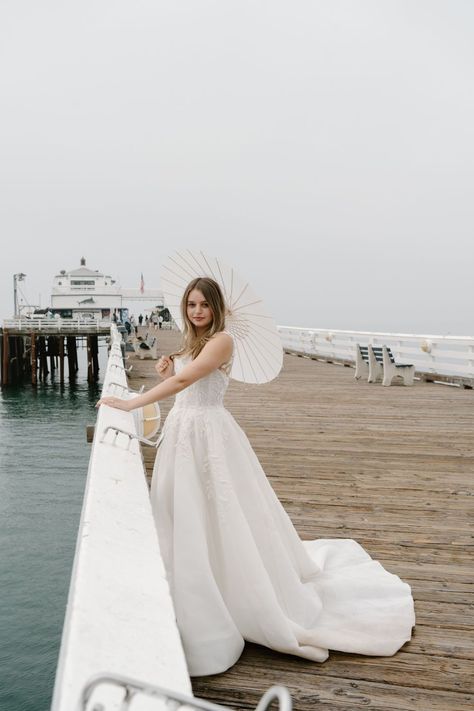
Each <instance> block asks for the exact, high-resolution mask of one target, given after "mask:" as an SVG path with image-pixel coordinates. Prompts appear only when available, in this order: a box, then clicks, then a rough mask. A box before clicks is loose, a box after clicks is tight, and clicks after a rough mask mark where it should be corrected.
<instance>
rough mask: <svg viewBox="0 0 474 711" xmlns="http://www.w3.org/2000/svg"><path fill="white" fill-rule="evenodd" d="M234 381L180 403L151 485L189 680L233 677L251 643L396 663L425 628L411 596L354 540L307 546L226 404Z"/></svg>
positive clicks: (216, 377)
mask: <svg viewBox="0 0 474 711" xmlns="http://www.w3.org/2000/svg"><path fill="white" fill-rule="evenodd" d="M174 362H175V368H176V370H177V371H179V369H180V368H182V367H183V366H184V365H185V364H186V363H187V362H188V360H187V358H185V357H184V358H183V357H181V358H176V359H175V361H174ZM228 381H229V378H228V376H227V375H226V374H225V372H223V371H221V370H217V371H214V372H213V373H211V374H210V375H208V376H206V377H205V378H202V379H201V380H199V381H198V382H196V383H194V384H193V385H191V386H190V387H188V388H187V389H186V390H184V391H182V392H181V393H179V394H178V395H177V396H176V401H175V405H174V407H173V408H172V409H171V411H170V412H169V414H168V417H167V419H166V423H165V426H164V429H163V433H164V437H163V442H162V444H161V447H160V449H159V450H158V454H157V458H156V463H155V468H154V471H153V479H152V484H151V502H152V508H153V514H154V517H155V522H156V526H157V530H158V538H159V543H160V549H161V553H162V556H163V559H164V563H165V568H166V571H167V577H168V581H169V584H170V589H171V594H172V598H173V601H174V607H175V612H176V619H177V624H178V628H179V630H180V634H181V638H182V642H183V647H184V651H185V654H186V659H187V663H188V669H189V673H190V675H191V676H200V675H206V674H216V673H219V672H223V671H225V670H226V669H228V668H229V667H230V666H232V665H233V664H234V663H235V662H236V661H237V659H238V658H239V656H240V654H241V652H242V649H243V647H244V640H248V641H250V642H257V643H258V644H262V645H265V646H266V647H270V648H272V649H274V650H277V651H280V652H285V653H288V654H295V655H298V656H300V657H305V658H306V659H312V660H314V661H316V662H323V661H324V660H325V659H326V658H327V656H328V649H333V650H341V651H343V652H355V653H359V654H369V655H383V656H386V655H387V656H388V655H392V654H394V653H395V652H396V651H397V650H398V649H399V648H400V647H401V646H402V645H403V644H404V643H405V642H406V641H408V640H409V639H410V636H411V628H412V626H413V625H414V623H415V616H414V610H413V599H412V596H411V591H410V587H409V586H408V585H407V584H406V583H403V582H402V581H401V580H400V579H399V578H398V577H397V576H396V575H392V574H391V573H388V572H387V571H386V570H385V569H384V568H383V567H382V566H381V565H380V563H378V562H377V561H375V560H372V559H371V558H370V556H369V555H368V554H367V553H366V552H365V551H364V549H363V548H362V547H361V546H360V545H359V544H358V543H356V542H355V541H353V540H349V539H336V540H326V539H321V540H316V541H305V542H302V541H301V540H300V538H299V536H298V534H297V532H296V530H295V528H294V527H293V524H292V523H291V521H290V519H289V517H288V515H287V514H286V512H285V510H284V509H283V507H282V505H281V503H280V502H279V500H278V498H277V497H276V495H275V493H274V491H273V489H272V487H271V486H270V484H269V482H268V480H267V478H266V476H265V473H264V471H263V469H262V467H261V465H260V463H259V461H258V459H257V457H256V455H255V453H254V451H253V450H252V448H251V446H250V443H249V441H248V439H247V437H246V435H245V434H244V432H243V431H242V430H241V428H240V427H239V425H238V424H237V422H236V421H235V420H234V418H233V417H232V415H231V414H230V413H229V412H228V411H227V410H226V409H225V408H224V406H223V398H224V394H225V392H226V390H227V385H228ZM316 515H317V513H316Z"/></svg>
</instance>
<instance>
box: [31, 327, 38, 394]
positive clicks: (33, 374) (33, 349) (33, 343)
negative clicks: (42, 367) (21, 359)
mask: <svg viewBox="0 0 474 711" xmlns="http://www.w3.org/2000/svg"><path fill="white" fill-rule="evenodd" d="M36 383H37V363H36V334H35V333H32V334H31V384H32V385H36Z"/></svg>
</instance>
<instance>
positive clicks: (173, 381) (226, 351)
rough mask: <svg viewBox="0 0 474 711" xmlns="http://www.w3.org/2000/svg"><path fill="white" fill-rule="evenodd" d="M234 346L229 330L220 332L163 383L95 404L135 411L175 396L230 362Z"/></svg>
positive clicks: (108, 397)
mask: <svg viewBox="0 0 474 711" xmlns="http://www.w3.org/2000/svg"><path fill="white" fill-rule="evenodd" d="M232 346H233V343H232V337H231V336H229V334H227V333H219V334H217V335H216V336H214V338H212V339H211V340H210V341H209V342H208V343H206V345H205V346H204V348H203V349H202V351H201V352H200V354H199V355H198V356H197V358H195V359H194V360H193V361H191V363H189V365H186V366H185V367H184V368H183V369H182V370H181V371H180V372H179V373H177V374H176V375H172V376H171V377H170V378H167V379H166V380H165V381H164V382H163V383H160V384H159V385H156V386H155V387H154V388H151V390H148V391H147V392H146V393H143V394H142V395H138V397H134V398H132V399H131V400H122V399H121V398H119V397H111V396H106V397H103V398H101V399H100V400H99V402H98V403H97V405H96V407H99V405H109V406H110V407H116V408H118V409H120V410H126V411H127V412H129V411H130V410H136V409H137V408H138V407H144V406H145V405H149V404H150V403H151V402H157V401H158V400H164V399H165V398H167V397H170V396H171V395H176V394H177V393H179V392H181V390H184V389H185V388H187V387H189V386H190V385H192V384H193V383H195V382H196V381H197V380H200V379H201V378H204V377H205V376H206V375H209V373H212V371H214V370H218V368H220V367H221V365H224V363H228V361H229V359H230V357H231V355H232Z"/></svg>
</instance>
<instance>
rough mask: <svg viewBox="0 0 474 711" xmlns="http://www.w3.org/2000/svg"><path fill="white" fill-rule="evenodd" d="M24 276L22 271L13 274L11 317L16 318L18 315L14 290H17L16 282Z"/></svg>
mask: <svg viewBox="0 0 474 711" xmlns="http://www.w3.org/2000/svg"><path fill="white" fill-rule="evenodd" d="M25 277H26V274H23V272H19V273H18V274H14V275H13V318H16V317H17V316H18V306H17V296H16V290H17V286H16V284H17V282H18V281H23V279H24V278H25Z"/></svg>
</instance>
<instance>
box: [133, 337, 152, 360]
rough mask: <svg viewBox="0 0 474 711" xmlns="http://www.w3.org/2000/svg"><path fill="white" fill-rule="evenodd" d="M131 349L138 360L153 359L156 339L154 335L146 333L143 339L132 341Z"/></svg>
mask: <svg viewBox="0 0 474 711" xmlns="http://www.w3.org/2000/svg"><path fill="white" fill-rule="evenodd" d="M133 350H134V351H135V353H136V355H137V356H138V357H139V358H140V360H143V359H144V358H152V359H153V360H157V358H158V339H157V338H156V336H151V335H150V334H149V333H147V334H146V337H145V340H144V341H140V340H138V339H135V340H134V341H133Z"/></svg>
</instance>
